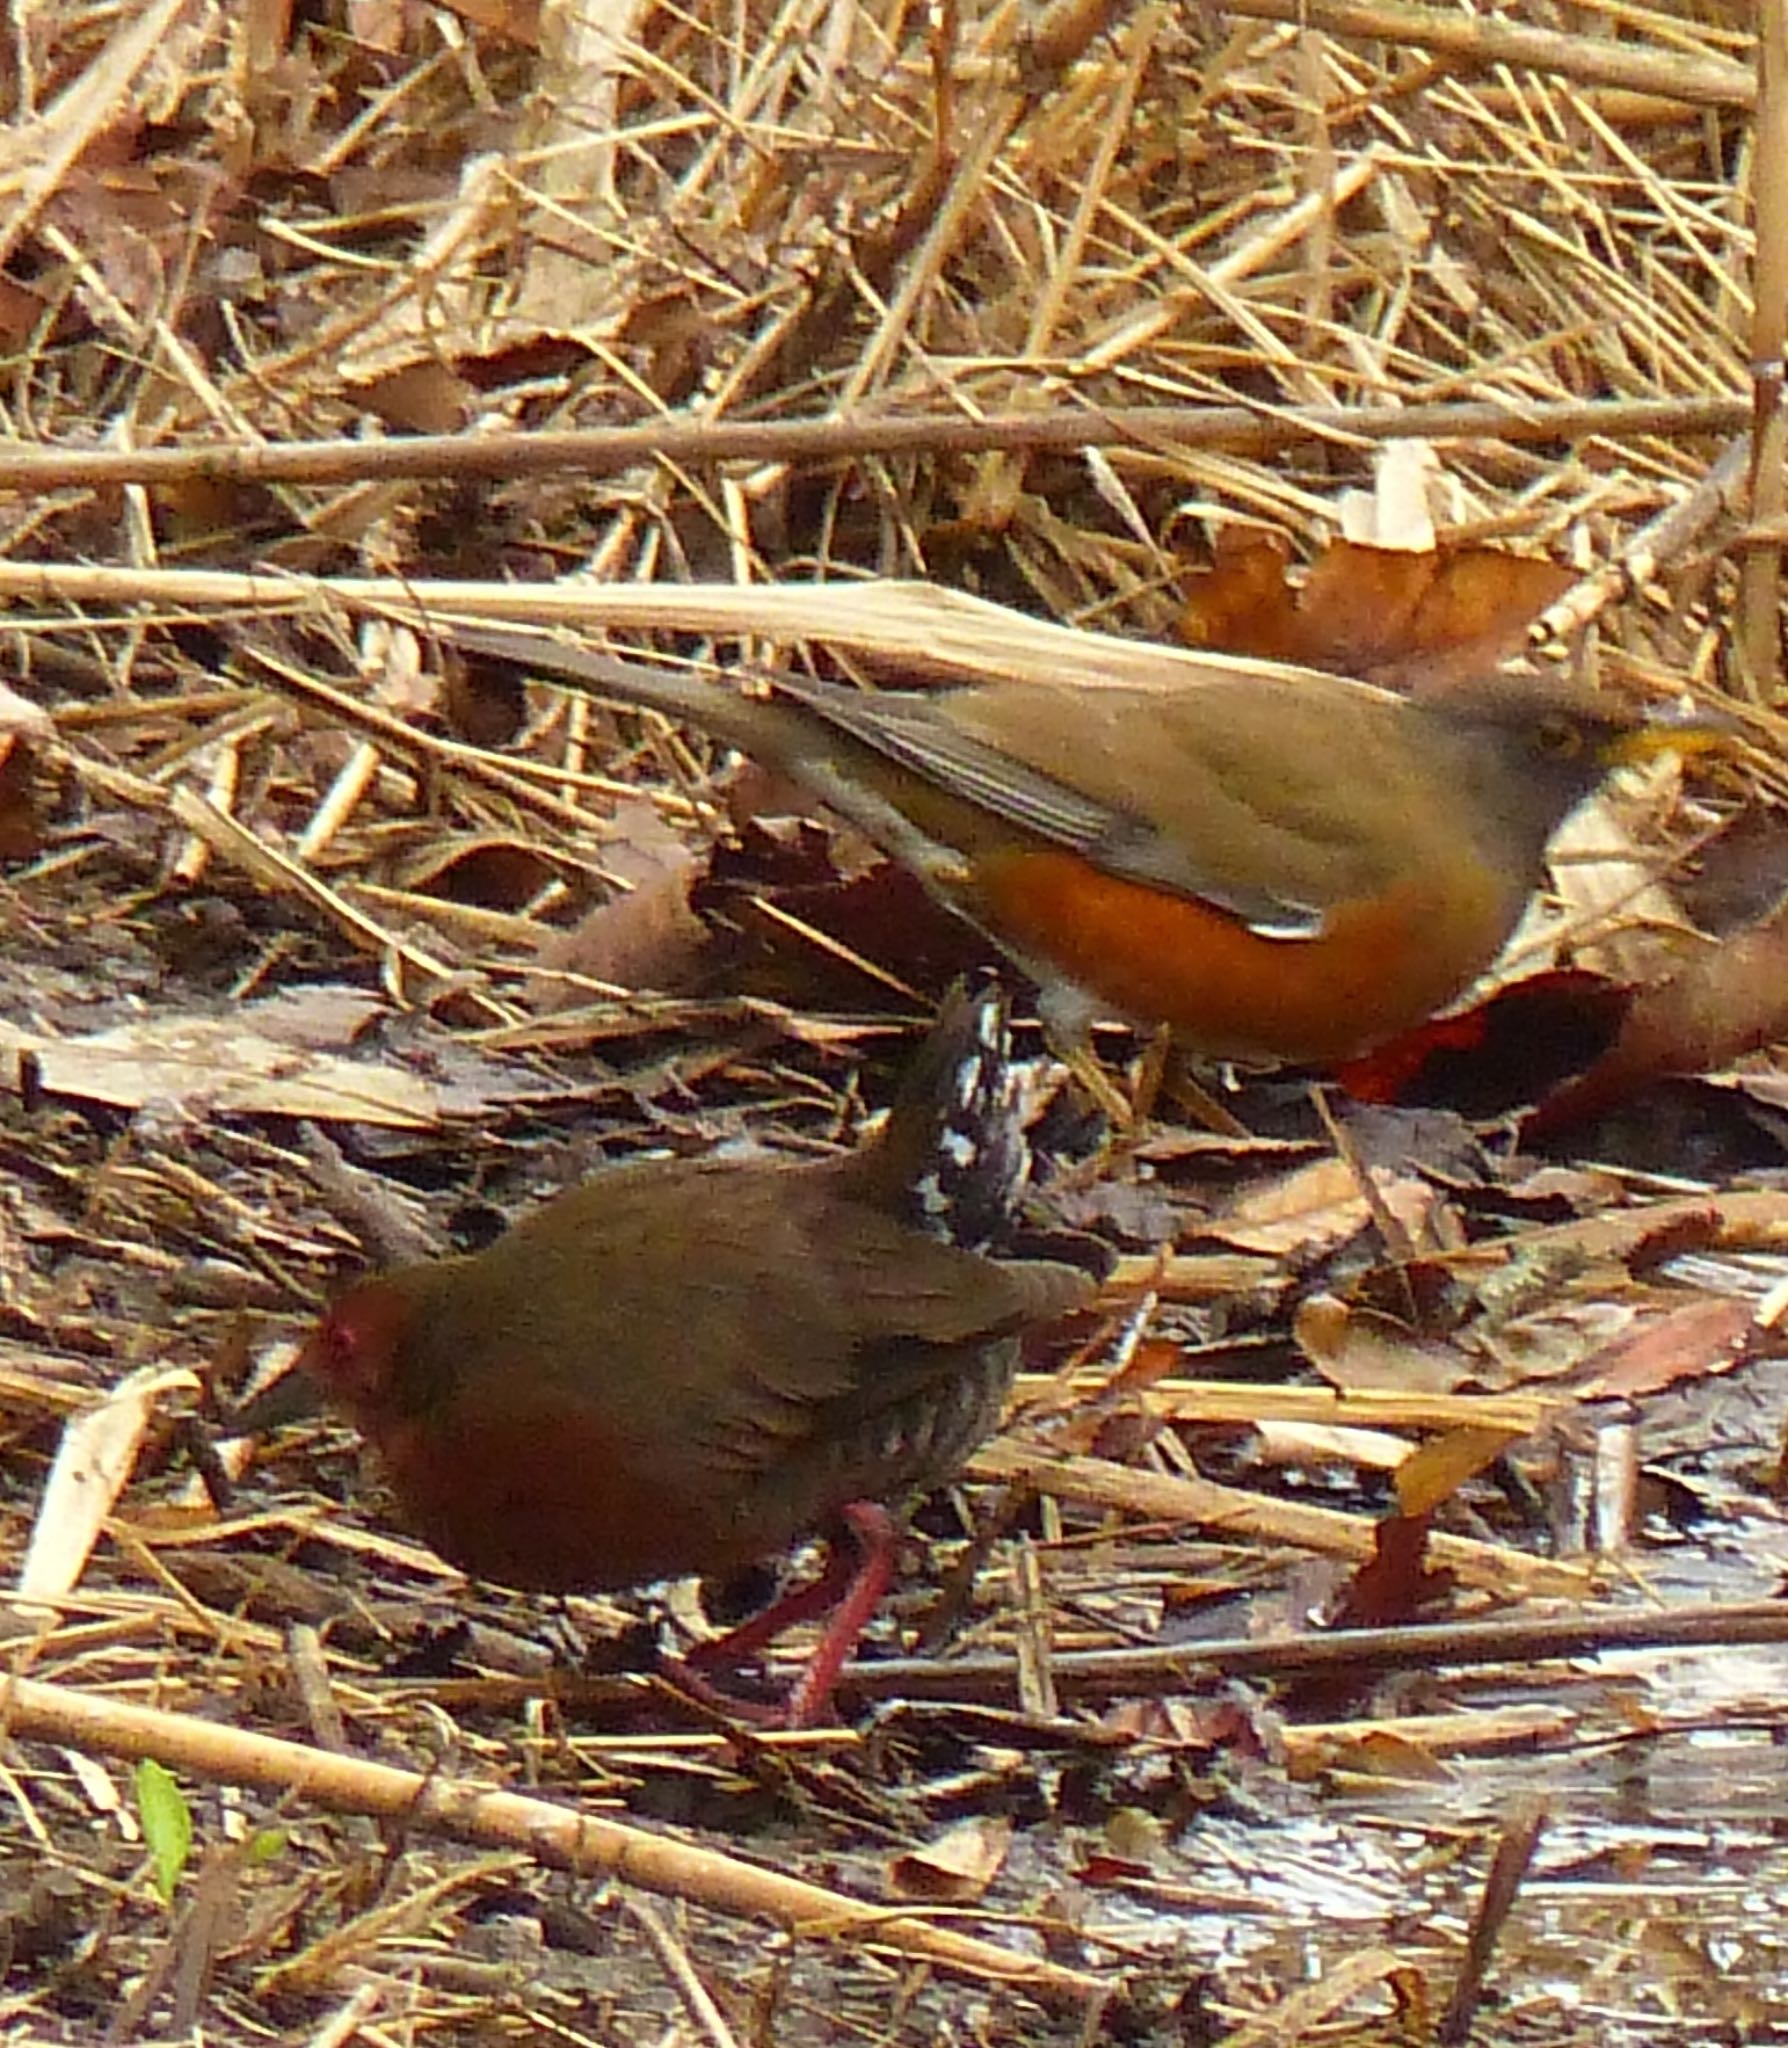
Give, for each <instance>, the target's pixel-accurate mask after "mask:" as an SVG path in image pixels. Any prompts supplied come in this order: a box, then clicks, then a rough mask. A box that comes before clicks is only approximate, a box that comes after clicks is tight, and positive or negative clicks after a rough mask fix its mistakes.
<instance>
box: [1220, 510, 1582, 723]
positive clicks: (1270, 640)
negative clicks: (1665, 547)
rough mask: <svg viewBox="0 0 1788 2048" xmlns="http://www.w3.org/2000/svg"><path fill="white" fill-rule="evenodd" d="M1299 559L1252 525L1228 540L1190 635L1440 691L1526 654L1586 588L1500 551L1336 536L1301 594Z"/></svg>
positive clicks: (1560, 572)
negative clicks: (1558, 608)
mask: <svg viewBox="0 0 1788 2048" xmlns="http://www.w3.org/2000/svg"><path fill="white" fill-rule="evenodd" d="M1288 555H1289V550H1288V549H1287V548H1286V547H1285V545H1284V543H1283V542H1281V541H1280V540H1279V539H1278V538H1277V537H1276V536H1263V535H1261V534H1260V533H1259V532H1257V531H1255V530H1252V529H1244V530H1243V531H1242V536H1241V537H1240V538H1238V539H1236V540H1235V541H1233V542H1229V543H1227V544H1225V542H1224V541H1223V540H1221V539H1220V540H1219V542H1218V546H1217V550H1216V559H1215V561H1214V562H1213V564H1212V566H1211V568H1210V569H1208V570H1206V571H1205V572H1203V574H1202V575H1201V576H1199V577H1197V578H1196V579H1195V580H1194V583H1193V588H1192V594H1191V596H1190V597H1189V598H1188V599H1187V602H1186V607H1185V611H1184V613H1183V614H1182V617H1181V623H1180V630H1181V633H1182V635H1183V637H1184V638H1185V639H1186V640H1187V641H1188V642H1189V643H1190V644H1191V645H1192V646H1194V647H1211V648H1217V649H1220V650H1221V651H1223V652H1225V653H1229V654H1250V655H1256V656H1260V657H1262V658H1264V659H1267V660H1272V661H1293V662H1299V663H1302V664H1303V665H1304V666H1306V667H1309V668H1323V669H1331V670H1334V671H1336V672H1337V673H1339V674H1342V675H1351V676H1357V677H1360V678H1363V679H1364V680H1366V681H1368V682H1375V683H1380V684H1383V685H1385V686H1387V687H1396V686H1398V685H1405V686H1407V687H1409V688H1411V689H1414V690H1419V691H1421V692H1425V693H1432V692H1436V691H1441V690H1444V689H1446V688H1447V687H1448V686H1449V685H1450V684H1454V683H1458V682H1461V681H1465V680H1467V679H1470V678H1473V677H1477V676H1482V675H1486V674H1488V673H1489V672H1490V671H1491V670H1493V669H1495V668H1496V667H1498V666H1499V665H1500V664H1501V663H1502V662H1504V661H1506V660H1507V659H1508V658H1509V657H1510V656H1511V655H1513V654H1516V653H1518V652H1520V650H1521V649H1522V648H1523V647H1524V646H1525V644H1526V640H1527V632H1528V628H1529V627H1530V626H1531V625H1532V623H1533V621H1534V619H1535V618H1536V617H1537V616H1538V615H1539V614H1540V613H1541V612H1542V611H1544V610H1545V608H1546V607H1547V605H1549V604H1551V603H1553V602H1554V601H1555V600H1556V599H1557V598H1558V597H1560V596H1562V595H1563V593H1564V592H1565V591H1566V590H1568V589H1569V588H1570V587H1571V585H1572V584H1573V583H1574V582H1575V581H1576V577H1575V574H1574V573H1573V572H1572V571H1571V570H1568V569H1561V568H1559V567H1558V566H1557V565H1556V564H1554V563H1552V562H1547V561H1543V560H1540V559H1539V558H1537V557H1534V556H1529V555H1512V554H1507V553H1505V552H1504V551H1503V550H1502V549H1500V548H1489V547H1458V548H1444V547H1443V548H1437V549H1436V550H1435V551H1434V552H1433V553H1432V554H1415V553H1412V552H1410V551H1409V550H1407V549H1404V548H1382V547H1368V546H1365V545H1363V544H1361V543H1360V542H1357V541H1336V542H1335V543H1334V544H1333V545H1332V546H1330V547H1329V548H1327V549H1326V550H1325V551H1324V552H1323V554H1322V555H1321V556H1320V558H1319V559H1318V560H1317V561H1316V562H1315V563H1313V564H1312V566H1311V568H1310V570H1309V572H1308V574H1307V575H1306V576H1305V578H1304V582H1303V587H1302V589H1301V590H1300V591H1295V592H1294V591H1293V590H1292V589H1291V588H1290V586H1289V585H1288V583H1287V582H1286V580H1285V573H1284V572H1285V564H1286V560H1287V558H1288Z"/></svg>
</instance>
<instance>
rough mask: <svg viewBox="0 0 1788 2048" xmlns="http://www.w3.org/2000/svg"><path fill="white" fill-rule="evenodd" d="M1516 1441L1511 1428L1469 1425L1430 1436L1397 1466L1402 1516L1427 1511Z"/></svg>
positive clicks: (1446, 1498)
mask: <svg viewBox="0 0 1788 2048" xmlns="http://www.w3.org/2000/svg"><path fill="white" fill-rule="evenodd" d="M1516 1441H1518V1439H1517V1437H1516V1434H1515V1432H1514V1431H1513V1430H1509V1429H1480V1428H1475V1427H1470V1426H1468V1427H1466V1428H1464V1429H1449V1430H1447V1431H1446V1432H1445V1434H1444V1435H1441V1436H1437V1437H1431V1438H1430V1439H1429V1440H1428V1442H1427V1443H1425V1444H1423V1445H1421V1446H1420V1447H1419V1448H1418V1449H1417V1450H1414V1451H1412V1452H1411V1453H1410V1454H1409V1456H1408V1457H1407V1458H1405V1459H1404V1460H1403V1462H1402V1464H1401V1465H1399V1466H1398V1467H1397V1476H1396V1479H1395V1481H1394V1484H1395V1486H1396V1488H1397V1505H1398V1506H1399V1507H1400V1508H1401V1509H1402V1510H1403V1512H1404V1513H1405V1514H1406V1515H1426V1514H1431V1513H1432V1512H1433V1511H1434V1509H1436V1508H1437V1507H1439V1506H1440V1504H1441V1502H1442V1501H1446V1500H1450V1499H1451V1498H1452V1497H1453V1495H1454V1494H1455V1493H1457V1492H1458V1491H1459V1489H1460V1487H1462V1486H1463V1485H1464V1484H1465V1482H1466V1481H1467V1480H1468V1479H1475V1478H1476V1477H1477V1475H1478V1474H1479V1473H1480V1472H1482V1471H1483V1470H1484V1468H1485V1467H1486V1466H1487V1465H1492V1464H1494V1463H1495V1462H1496V1460H1497V1459H1498V1458H1500V1457H1501V1456H1502V1454H1503V1452H1504V1451H1506V1450H1507V1449H1508V1447H1509V1445H1510V1444H1512V1443H1515V1442H1516Z"/></svg>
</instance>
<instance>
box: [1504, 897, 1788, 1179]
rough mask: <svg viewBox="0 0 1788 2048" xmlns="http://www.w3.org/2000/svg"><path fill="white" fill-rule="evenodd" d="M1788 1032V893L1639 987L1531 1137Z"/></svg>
mask: <svg viewBox="0 0 1788 2048" xmlns="http://www.w3.org/2000/svg"><path fill="white" fill-rule="evenodd" d="M1783 1037H1788V902H1785V903H1784V904H1783V905H1781V906H1780V907H1778V908H1777V910H1776V911H1775V912H1774V914H1773V915H1772V916H1770V917H1767V918H1765V919H1764V921H1763V922H1762V923H1761V924H1758V925H1754V926H1753V927H1752V928H1751V929H1750V930H1749V931H1748V932H1743V933H1741V934H1740V935H1739V936H1738V937H1736V938H1732V939H1728V940H1726V941H1725V942H1724V943H1723V944H1722V945H1718V946H1710V947H1709V948H1708V949H1707V951H1706V952H1705V953H1702V954H1701V955H1699V957H1697V958H1696V959H1694V960H1692V961H1691V962H1690V963H1689V965H1688V966H1687V967H1685V968H1683V969H1682V970H1681V972H1680V973H1678V974H1674V975H1672V976H1671V978H1670V979H1669V980H1668V981H1665V982H1660V983H1659V984H1658V985H1657V986H1656V987H1655V988H1649V989H1645V990H1643V991H1642V992H1641V993H1640V994H1639V995H1638V996H1636V997H1635V998H1634V1000H1633V1004H1632V1007H1631V1008H1630V1009H1629V1010H1628V1011H1627V1015H1626V1021H1625V1022H1624V1023H1623V1024H1622V1026H1621V1028H1620V1031H1619V1033H1618V1035H1617V1036H1616V1038H1615V1040H1614V1043H1613V1044H1612V1045H1611V1046H1610V1047H1609V1048H1608V1050H1607V1051H1606V1052H1605V1053H1604V1054H1603V1055H1602V1057H1601V1058H1600V1059H1599V1060H1597V1061H1596V1063H1595V1065H1594V1066H1592V1067H1591V1068H1590V1069H1589V1071H1588V1072H1587V1073H1585V1074H1582V1075H1579V1076H1578V1078H1577V1079H1576V1080H1574V1081H1567V1082H1566V1083H1565V1084H1564V1086H1563V1087H1562V1088H1558V1089H1555V1090H1554V1091H1553V1093H1552V1094H1550V1095H1549V1096H1547V1097H1546V1099H1545V1100H1544V1101H1543V1102H1542V1103H1541V1104H1540V1105H1539V1107H1538V1108H1537V1109H1536V1110H1535V1111H1534V1113H1533V1114H1532V1115H1531V1116H1530V1117H1529V1118H1528V1119H1527V1121H1526V1123H1525V1125H1524V1126H1523V1128H1522V1142H1523V1143H1524V1144H1534V1143H1537V1142H1538V1141H1540V1140H1541V1139H1546V1138H1550V1137H1552V1136H1554V1135H1555V1134H1556V1133H1557V1132H1559V1131H1561V1130H1564V1129H1566V1128H1567V1127H1568V1126H1570V1125H1571V1124H1574V1123H1580V1122H1581V1121H1583V1119H1584V1118H1586V1117H1591V1116H1598V1115H1600V1114H1601V1113H1602V1112H1603V1111H1604V1110H1607V1109H1611V1108H1613V1107H1614V1106H1615V1105H1616V1104H1617V1103H1620V1102H1624V1101H1626V1100H1627V1099H1628V1098H1629V1097H1631V1096H1633V1095H1635V1094H1637V1093H1638V1092H1639V1091H1640V1090H1641V1089H1643V1088H1645V1087H1647V1086H1649V1085H1650V1084H1651V1083H1652V1082H1654V1081H1659V1080H1662V1079H1664V1078H1665V1077H1666V1076H1669V1075H1687V1074H1705V1073H1710V1072H1712V1071H1714V1070H1715V1069H1717V1068H1720V1067H1723V1066H1727V1065H1729V1064H1730V1063H1731V1062H1732V1061H1733V1060H1736V1059H1739V1058H1740V1057H1742V1056H1743V1055H1744V1054H1745V1053H1748V1052H1754V1051H1756V1050H1757V1048H1758V1047H1759V1046H1764V1045H1769V1044H1771V1043H1772V1042H1773V1041H1774V1040H1776V1039H1778V1038H1783Z"/></svg>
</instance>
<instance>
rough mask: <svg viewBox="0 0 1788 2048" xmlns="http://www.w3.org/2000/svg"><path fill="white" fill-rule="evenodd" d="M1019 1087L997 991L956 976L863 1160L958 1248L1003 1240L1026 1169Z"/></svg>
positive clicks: (892, 1195) (988, 982) (921, 1224)
mask: <svg viewBox="0 0 1788 2048" xmlns="http://www.w3.org/2000/svg"><path fill="white" fill-rule="evenodd" d="M1023 1094H1024V1090H1023V1087H1022V1080H1021V1076H1020V1074H1019V1071H1018V1069H1017V1068H1015V1067H1014V1066H1013V1064H1012V1044H1011V1036H1010V1033H1009V1031H1008V1029H1007V1011H1006V998H1005V994H1004V991H1003V990H1002V989H1001V988H1000V987H999V985H998V983H997V982H995V981H994V980H993V978H992V977H991V976H988V977H986V978H985V979H983V980H981V981H980V982H978V983H977V984H975V985H973V986H970V985H969V984H967V983H964V982H960V981H959V982H958V983H957V984H956V985H955V987H954V988H952V989H951V991H950V993H949V994H948V995H947V996H946V997H945V998H944V1002H943V1007H942V1009H941V1010H940V1011H939V1013H938V1020H937V1023H936V1025H935V1026H934V1027H933V1029H932V1032H931V1035H930V1036H929V1037H928V1038H927V1039H926V1041H925V1043H924V1044H923V1045H922V1046H921V1047H920V1048H919V1050H918V1052H917V1054H916V1055H915V1056H914V1058H913V1062H912V1065H911V1066H910V1067H909V1068H908V1069H907V1071H906V1074H905V1076H904V1078H903V1079H902V1081H901V1084H900V1090H899V1093H898V1094H897V1095H896V1096H895V1099H894V1106H893V1108H892V1109H891V1110H890V1111H889V1112H888V1121H887V1123H886V1125H885V1126H884V1127H883V1129H882V1132H881V1134H880V1136H879V1137H878V1138H877V1139H876V1140H875V1142H874V1143H873V1145H871V1146H870V1147H868V1148H866V1149H865V1150H864V1151H863V1152H862V1153H860V1154H858V1158H859V1160H860V1161H861V1170H862V1171H863V1172H864V1173H865V1174H869V1175H873V1177H874V1180H875V1182H876V1185H877V1187H878V1189H879V1190H880V1191H881V1193H882V1196H883V1199H884V1200H885V1201H886V1202H887V1203H888V1204H889V1205H890V1206H892V1207H894V1208H897V1209H899V1210H902V1211H903V1212H904V1213H905V1215H906V1218H907V1220H908V1221H909V1222H910V1223H912V1224H913V1225H914V1226H915V1227H917V1228H919V1229H922V1230H927V1231H930V1232H931V1233H932V1234H933V1235H934V1236H936V1237H941V1238H943V1239H945V1240H946V1241H947V1242H949V1243H951V1244H955V1245H959V1246H961V1247H962V1248H963V1249H964V1250H965V1251H985V1250H989V1249H992V1250H1000V1249H1003V1248H1004V1247H1005V1245H1006V1244H1007V1243H1008V1242H1009V1241H1010V1239H1011V1237H1012V1235H1013V1232H1014V1230H1015V1228H1016V1225H1017V1219H1018V1212H1019V1206H1020V1204H1021V1203H1022V1201H1023V1199H1024V1194H1025V1188H1026V1185H1027V1183H1028V1181H1029V1179H1030V1170H1031V1152H1030V1146H1029V1144H1028V1143H1027V1141H1026V1139H1025V1133H1024V1104H1023Z"/></svg>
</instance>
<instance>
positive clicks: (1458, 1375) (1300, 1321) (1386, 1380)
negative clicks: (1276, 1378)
mask: <svg viewBox="0 0 1788 2048" xmlns="http://www.w3.org/2000/svg"><path fill="white" fill-rule="evenodd" d="M1292 1335H1293V1336H1294V1337H1295V1338H1296V1340H1297V1345H1298V1349H1299V1350H1300V1351H1302V1352H1303V1354H1304V1356H1305V1357H1306V1358H1307V1359H1308V1360H1309V1361H1310V1363H1311V1364H1312V1365H1313V1366H1315V1368H1316V1370H1317V1371H1318V1372H1319V1373H1321V1374H1322V1376H1323V1378H1324V1379H1325V1380H1327V1381H1328V1382H1329V1384H1330V1385H1331V1386H1332V1387H1336V1388H1338V1389H1339V1390H1340V1391H1341V1392H1342V1393H1344V1394H1354V1393H1370V1392H1403V1393H1412V1394H1452V1393H1456V1392H1457V1391H1458V1390H1459V1388H1460V1387H1462V1386H1463V1385H1464V1384H1465V1383H1466V1382H1467V1381H1468V1380H1469V1379H1470V1378H1471V1377H1472V1374H1473V1367H1472V1362H1471V1361H1470V1360H1469V1359H1468V1358H1466V1356H1465V1355H1464V1354H1463V1353H1462V1352H1459V1351H1455V1350H1454V1349H1453V1348H1452V1346H1451V1345H1447V1344H1436V1343H1432V1342H1429V1341H1427V1340H1425V1339H1422V1338H1418V1337H1416V1336H1415V1335H1414V1334H1413V1333H1412V1332H1411V1331H1409V1330H1407V1329H1405V1328H1404V1326H1403V1325H1402V1324H1401V1323H1398V1322H1394V1321H1393V1320H1392V1319H1391V1318H1390V1317H1389V1316H1382V1315H1378V1314H1376V1313H1375V1312H1374V1311H1373V1310H1371V1309H1358V1308H1351V1307H1349V1306H1348V1304H1347V1303H1346V1302H1344V1301H1340V1300H1337V1298H1336V1297H1335V1296H1334V1295H1332V1294H1313V1295H1312V1296H1311V1297H1310V1298H1309V1300H1308V1301H1306V1302H1304V1303H1302V1304H1301V1306H1300V1307H1299V1309H1298V1312H1297V1315H1296V1316H1295V1318H1294V1319H1293V1322H1292Z"/></svg>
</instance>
